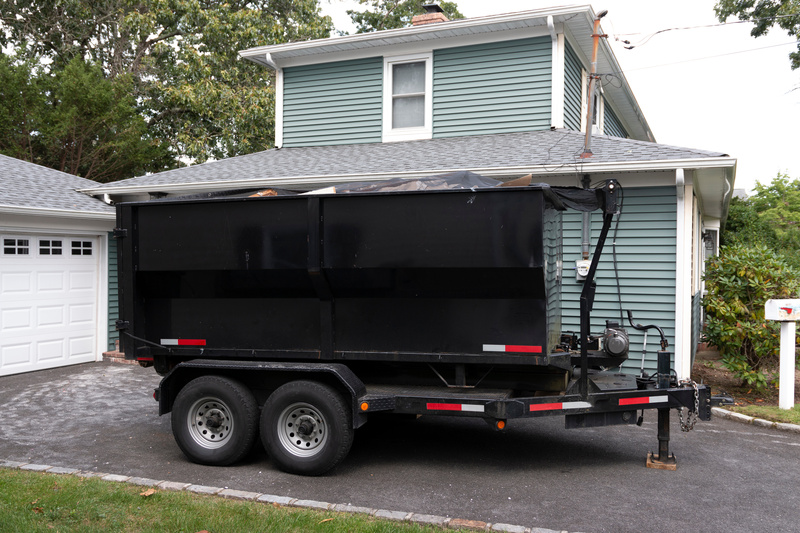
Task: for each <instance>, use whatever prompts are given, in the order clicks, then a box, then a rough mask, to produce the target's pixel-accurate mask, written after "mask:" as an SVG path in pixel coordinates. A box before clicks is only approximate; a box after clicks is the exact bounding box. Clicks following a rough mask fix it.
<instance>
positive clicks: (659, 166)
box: [79, 157, 736, 196]
mask: <svg viewBox="0 0 800 533" xmlns="http://www.w3.org/2000/svg"><path fill="white" fill-rule="evenodd" d="M223 161H224V160H223ZM219 162H221V161H219ZM206 164H207V163H206ZM735 164H736V159H735V158H727V157H726V158H705V159H682V160H677V159H668V160H661V161H641V162H635V163H625V164H620V163H618V162H617V163H581V162H575V163H572V164H563V163H562V164H552V165H525V166H519V165H518V166H513V167H486V168H481V167H477V168H475V167H455V168H431V169H423V170H414V171H403V172H371V173H358V174H322V175H307V174H306V175H296V176H284V177H279V178H252V179H243V180H219V181H205V182H183V183H169V184H166V183H165V184H159V183H147V184H144V185H129V186H118V187H104V188H96V189H81V190H80V191H79V192H82V193H84V194H89V195H91V196H94V195H99V194H109V195H114V194H140V193H148V192H151V191H159V192H170V191H186V190H192V191H204V190H205V191H208V190H223V189H238V188H249V187H262V186H263V187H279V186H285V185H302V184H304V183H308V184H317V183H341V182H343V181H379V180H383V179H389V178H406V179H413V178H423V177H427V176H431V175H432V174H443V173H446V172H457V171H461V170H470V171H472V172H475V173H477V174H482V175H484V176H487V177H507V176H513V175H518V174H519V175H525V174H534V175H546V176H565V175H569V176H571V175H574V174H575V172H580V173H584V174H600V173H620V172H643V171H659V170H676V169H683V168H727V167H731V166H733V165H735ZM265 165H268V163H265Z"/></svg>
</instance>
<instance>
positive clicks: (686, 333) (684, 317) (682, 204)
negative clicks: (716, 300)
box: [675, 168, 694, 379]
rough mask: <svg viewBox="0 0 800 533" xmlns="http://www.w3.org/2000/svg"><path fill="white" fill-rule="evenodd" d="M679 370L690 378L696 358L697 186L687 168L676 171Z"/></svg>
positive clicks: (677, 339) (684, 376)
mask: <svg viewBox="0 0 800 533" xmlns="http://www.w3.org/2000/svg"><path fill="white" fill-rule="evenodd" d="M675 192H676V200H677V205H676V220H675V222H676V229H675V241H676V242H675V244H676V247H675V248H676V251H675V372H676V373H677V375H678V379H689V377H690V375H691V362H692V346H691V344H692V332H691V328H692V312H691V308H690V304H691V295H690V294H689V293H690V290H691V283H692V265H691V248H690V247H691V246H692V216H693V213H692V210H693V205H694V201H693V187H692V186H691V185H690V184H687V183H686V180H685V176H684V170H683V169H682V168H679V169H677V170H676V171H675Z"/></svg>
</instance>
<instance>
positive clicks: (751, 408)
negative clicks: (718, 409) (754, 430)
mask: <svg viewBox="0 0 800 533" xmlns="http://www.w3.org/2000/svg"><path fill="white" fill-rule="evenodd" d="M725 409H729V410H731V411H735V412H737V413H742V414H743V415H747V416H754V417H756V418H763V419H764V420H769V421H771V422H784V423H787V424H797V425H800V404H798V405H795V406H794V408H792V409H780V408H778V407H776V406H774V405H736V406H725Z"/></svg>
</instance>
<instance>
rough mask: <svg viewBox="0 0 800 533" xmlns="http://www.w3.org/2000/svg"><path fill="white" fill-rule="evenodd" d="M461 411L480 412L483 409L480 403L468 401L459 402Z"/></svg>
mask: <svg viewBox="0 0 800 533" xmlns="http://www.w3.org/2000/svg"><path fill="white" fill-rule="evenodd" d="M461 410H462V411H472V412H473V413H482V412H483V411H484V409H483V406H482V405H472V404H468V403H462V404H461Z"/></svg>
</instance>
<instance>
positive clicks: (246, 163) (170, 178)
mask: <svg viewBox="0 0 800 533" xmlns="http://www.w3.org/2000/svg"><path fill="white" fill-rule="evenodd" d="M583 142H584V135H583V134H582V133H579V132H575V131H570V130H564V129H559V130H547V131H533V132H522V133H506V134H495V135H475V136H467V137H454V138H446V139H432V140H423V141H407V142H396V143H374V144H349V145H338V146H314V147H303V148H281V149H272V150H266V151H264V152H258V153H254V154H249V155H243V156H238V157H232V158H229V159H224V160H220V161H213V162H209V163H204V164H202V165H195V166H189V167H185V168H180V169H176V170H169V171H166V172H159V173H157V174H152V175H149V176H141V177H138V178H131V179H128V180H122V181H117V182H114V183H109V184H106V185H103V186H100V187H97V186H96V187H94V188H93V189H92V190H93V192H99V191H102V190H104V189H105V190H107V191H108V192H109V193H113V189H115V188H118V187H130V186H145V187H149V186H155V187H157V186H159V185H176V184H187V185H191V184H201V183H208V182H224V181H240V180H269V179H278V178H282V179H285V178H304V177H321V176H345V175H381V174H387V173H397V172H431V173H437V172H443V171H451V170H462V169H463V170H478V169H492V168H498V169H499V168H503V167H526V166H530V167H535V166H541V165H547V166H548V167H549V166H552V167H553V168H558V167H570V168H574V167H575V166H576V165H580V164H582V162H583V163H621V164H622V163H635V162H647V161H665V160H688V159H692V160H696V159H704V158H715V157H727V154H723V153H720V152H710V151H705V150H694V149H691V148H680V147H675V146H669V145H664V144H657V143H651V142H645V141H636V140H631V139H621V138H618V137H608V136H603V135H598V136H594V137H593V138H592V152H593V154H594V155H593V157H592V158H591V159H589V160H581V159H580V154H581V152H582V151H583Z"/></svg>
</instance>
